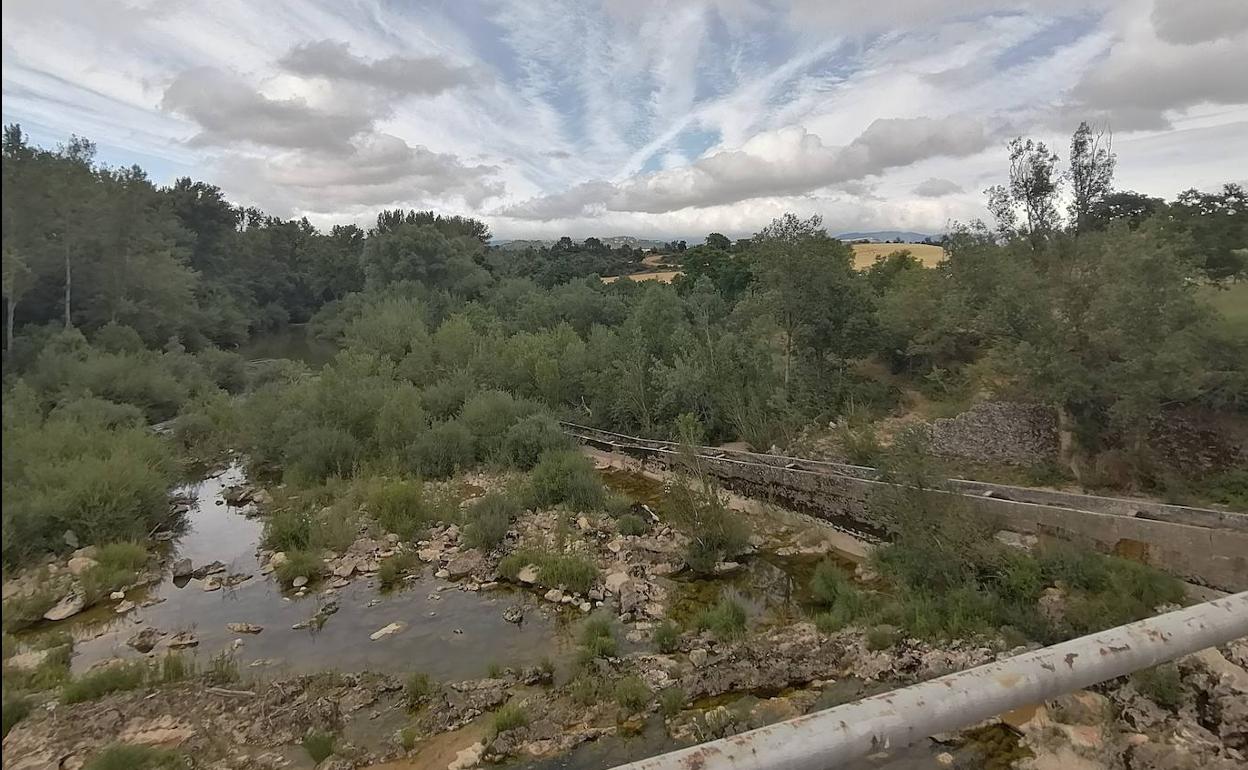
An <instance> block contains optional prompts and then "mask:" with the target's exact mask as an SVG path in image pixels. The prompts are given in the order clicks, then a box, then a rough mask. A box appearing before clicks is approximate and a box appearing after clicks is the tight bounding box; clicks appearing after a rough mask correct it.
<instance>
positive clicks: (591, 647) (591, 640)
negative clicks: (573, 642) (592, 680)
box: [581, 615, 616, 659]
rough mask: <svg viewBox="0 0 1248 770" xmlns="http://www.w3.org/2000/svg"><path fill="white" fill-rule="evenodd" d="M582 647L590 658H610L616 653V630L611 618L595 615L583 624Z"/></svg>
mask: <svg viewBox="0 0 1248 770" xmlns="http://www.w3.org/2000/svg"><path fill="white" fill-rule="evenodd" d="M581 649H582V650H583V651H584V653H585V655H586V656H587V657H588V658H591V659H592V658H610V657H613V656H614V655H615V650H616V642H615V632H614V630H613V629H612V627H611V619H610V618H608V617H607V616H605V615H593V616H591V617H589V618H588V619H586V621H585V623H584V625H582V626H581Z"/></svg>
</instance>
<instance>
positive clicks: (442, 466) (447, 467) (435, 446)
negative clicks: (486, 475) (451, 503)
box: [410, 420, 476, 479]
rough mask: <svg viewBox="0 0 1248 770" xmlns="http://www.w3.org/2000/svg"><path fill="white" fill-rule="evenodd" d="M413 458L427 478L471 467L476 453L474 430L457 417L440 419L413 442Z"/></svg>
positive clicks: (411, 450)
mask: <svg viewBox="0 0 1248 770" xmlns="http://www.w3.org/2000/svg"><path fill="white" fill-rule="evenodd" d="M410 452H411V460H412V463H413V464H414V465H415V466H416V469H417V471H419V472H420V474H421V475H423V476H425V477H427V478H433V479H443V478H446V477H448V476H451V475H452V474H454V473H455V472H456V471H457V470H460V469H463V468H469V467H471V466H472V464H473V459H474V458H475V456H476V454H475V451H474V448H473V441H472V432H471V431H469V430H468V428H466V427H464V425H463V424H462V423H460V422H457V421H455V420H451V421H449V422H440V423H437V424H435V425H434V426H433V427H432V428H430V429H429V430H427V431H425V432H424V433H423V434H421V436H420V438H418V439H416V441H415V442H414V443H413V444H412V446H411V449H410Z"/></svg>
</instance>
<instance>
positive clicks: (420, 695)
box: [403, 671, 434, 711]
mask: <svg viewBox="0 0 1248 770" xmlns="http://www.w3.org/2000/svg"><path fill="white" fill-rule="evenodd" d="M433 691H434V684H433V680H431V679H430V678H429V675H428V674H426V673H424V672H421V671H415V672H412V673H411V674H408V675H407V680H406V681H404V682H403V699H404V700H405V701H406V702H407V708H408V710H410V711H415V710H416V709H418V708H420V707H421V706H423V705H425V704H426V703H428V702H429V697H430V696H431V695H433Z"/></svg>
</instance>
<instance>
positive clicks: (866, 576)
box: [854, 562, 880, 583]
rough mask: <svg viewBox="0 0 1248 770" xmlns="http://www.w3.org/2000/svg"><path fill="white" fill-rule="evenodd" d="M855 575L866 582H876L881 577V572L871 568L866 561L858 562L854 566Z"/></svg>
mask: <svg viewBox="0 0 1248 770" xmlns="http://www.w3.org/2000/svg"><path fill="white" fill-rule="evenodd" d="M854 577H856V578H857V579H859V580H861V581H862V582H864V583H874V582H875V581H877V580H879V579H880V575H879V573H877V572H876V571H875V570H873V569H871V567H870V566H868V565H867V563H866V562H863V563H861V564H858V565H856V566H855V567H854Z"/></svg>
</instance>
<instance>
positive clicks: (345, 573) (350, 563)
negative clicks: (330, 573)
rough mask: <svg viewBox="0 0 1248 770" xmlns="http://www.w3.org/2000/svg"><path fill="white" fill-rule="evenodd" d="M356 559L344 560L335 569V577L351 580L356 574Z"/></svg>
mask: <svg viewBox="0 0 1248 770" xmlns="http://www.w3.org/2000/svg"><path fill="white" fill-rule="evenodd" d="M355 567H356V564H355V559H343V560H342V561H340V562H338V565H337V566H335V567H334V576H335V577H340V578H349V577H351V576H352V575H354V574H355Z"/></svg>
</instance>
